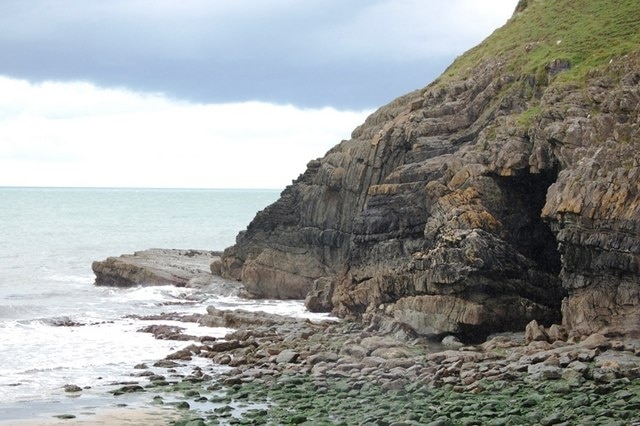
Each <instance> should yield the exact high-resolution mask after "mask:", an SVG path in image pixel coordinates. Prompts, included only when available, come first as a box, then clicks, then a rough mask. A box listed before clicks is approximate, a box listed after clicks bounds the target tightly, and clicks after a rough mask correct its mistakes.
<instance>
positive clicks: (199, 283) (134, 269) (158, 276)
mask: <svg viewBox="0 0 640 426" xmlns="http://www.w3.org/2000/svg"><path fill="white" fill-rule="evenodd" d="M219 255H220V253H218V252H212V251H202V250H175V249H172V250H170V249H149V250H144V251H137V252H135V253H133V254H123V255H122V256H119V257H109V258H107V259H106V260H103V261H95V262H93V264H92V265H91V267H92V269H93V272H94V273H95V275H96V280H95V284H96V285H106V286H117V287H129V286H138V285H142V286H148V285H175V286H177V287H185V286H188V287H205V286H209V285H215V286H216V287H217V290H219V292H220V293H221V294H233V293H237V292H238V289H239V286H238V285H235V284H234V283H232V282H225V281H223V280H221V279H220V278H214V277H213V275H211V273H210V269H209V268H210V264H211V262H212V260H215V259H217V258H219Z"/></svg>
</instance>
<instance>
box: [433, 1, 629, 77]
mask: <svg viewBox="0 0 640 426" xmlns="http://www.w3.org/2000/svg"><path fill="white" fill-rule="evenodd" d="M637 51H640V1H638V0H521V1H520V3H519V4H518V7H517V8H516V12H515V13H514V15H513V17H512V18H511V19H510V20H509V22H508V23H507V24H506V25H505V26H503V27H502V28H500V29H498V30H496V31H495V32H494V33H493V34H492V35H491V36H490V37H488V38H487V39H486V40H485V41H484V42H482V43H481V44H480V45H478V46H476V47H475V48H473V49H471V50H469V51H468V52H467V53H465V54H464V55H462V56H461V57H459V58H458V59H457V60H456V61H455V62H454V63H453V64H452V65H451V66H450V67H449V68H448V69H447V70H446V72H445V73H444V75H443V76H442V78H441V79H442V80H444V81H446V80H447V79H449V78H452V77H454V76H455V78H461V77H462V78H464V77H465V76H468V75H469V73H470V72H471V71H472V70H473V68H475V67H476V66H477V64H479V63H480V62H481V61H483V60H485V59H486V58H500V59H501V60H504V61H505V62H508V63H509V71H512V72H514V73H515V74H520V75H522V74H532V75H540V74H541V73H543V72H544V68H545V66H546V65H547V64H549V63H550V62H552V61H554V60H561V61H568V62H569V63H570V65H571V69H570V70H569V71H568V72H564V73H562V75H561V76H559V81H580V80H582V79H583V78H584V76H585V75H586V74H587V73H589V72H590V71H592V70H594V69H595V68H599V67H602V66H605V65H607V64H608V63H609V62H610V61H611V60H612V59H614V58H616V57H620V56H623V55H627V54H631V53H634V52H637Z"/></svg>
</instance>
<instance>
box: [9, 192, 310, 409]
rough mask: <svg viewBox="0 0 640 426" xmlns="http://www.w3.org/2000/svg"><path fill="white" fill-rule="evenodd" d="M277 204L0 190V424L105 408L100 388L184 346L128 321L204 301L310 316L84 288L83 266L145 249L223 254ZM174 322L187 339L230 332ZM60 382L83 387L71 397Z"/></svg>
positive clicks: (199, 294) (219, 197)
mask: <svg viewBox="0 0 640 426" xmlns="http://www.w3.org/2000/svg"><path fill="white" fill-rule="evenodd" d="M278 196H279V191H278V190H226V189H225V190H214V189H111V188H109V189H102V188H101V189H97V188H0V422H2V421H5V422H6V421H10V420H12V419H20V418H32V417H34V416H36V417H37V416H48V415H51V414H55V413H64V412H69V411H73V410H74V409H77V408H78V406H80V405H81V406H83V407H88V408H89V409H91V408H93V409H99V408H100V406H101V405H109V404H113V403H114V402H113V398H111V397H110V396H108V395H110V394H109V391H110V390H111V389H113V385H114V384H115V383H122V382H126V381H127V380H131V374H132V368H133V366H134V365H136V364H140V363H153V362H154V361H156V360H159V359H162V358H164V357H165V356H167V355H168V354H169V353H171V352H174V351H175V350H178V349H180V348H181V347H184V346H187V345H188V344H189V342H175V341H168V340H157V339H154V338H153V336H152V335H151V334H148V333H141V332H139V331H138V330H139V329H140V328H142V327H144V326H146V325H149V322H148V321H142V320H138V319H133V318H132V317H131V316H132V315H151V314H159V313H163V312H184V313H194V312H195V313H205V312H206V307H207V306H209V305H213V306H216V307H218V308H222V309H233V308H243V309H248V310H262V311H265V312H272V313H280V314H285V315H291V316H300V317H313V314H311V313H309V312H307V311H306V310H305V309H304V306H303V303H302V302H301V301H276V300H258V301H256V300H245V299H240V298H238V297H234V296H221V295H219V294H215V293H208V292H206V291H204V292H203V291H201V290H198V289H188V288H176V287H172V286H150V287H133V288H114V287H98V286H95V285H94V278H95V277H94V275H93V272H92V270H91V263H92V262H93V261H94V260H103V259H106V258H107V257H109V256H118V255H121V254H125V253H133V252H135V251H138V250H144V249H148V248H179V249H205V250H222V249H224V248H226V247H228V246H230V245H232V244H233V243H234V241H235V237H236V235H237V234H238V232H240V231H241V230H243V229H245V228H246V226H247V225H248V224H249V222H250V221H251V219H252V218H253V217H254V216H255V214H256V213H257V212H258V211H259V210H261V209H263V208H265V207H266V206H267V205H269V204H271V203H272V202H274V201H275V200H276V199H277V198H278ZM185 301H188V302H189V303H184V302H185ZM163 323H166V324H170V325H171V322H163ZM175 325H178V326H181V327H187V331H186V332H187V333H189V334H195V335H209V336H211V335H213V336H216V337H223V336H224V335H225V334H226V333H227V332H228V331H229V330H227V329H211V328H206V327H199V326H198V325H196V324H186V323H177V324H175ZM68 384H74V385H76V386H79V387H81V388H84V390H83V391H82V392H81V393H80V394H79V396H78V395H75V394H74V395H71V394H69V393H68V392H65V391H64V386H65V385H68ZM43 418H44V417H43Z"/></svg>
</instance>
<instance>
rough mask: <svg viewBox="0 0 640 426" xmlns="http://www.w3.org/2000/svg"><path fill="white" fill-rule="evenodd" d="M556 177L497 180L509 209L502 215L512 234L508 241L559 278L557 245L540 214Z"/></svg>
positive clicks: (548, 173)
mask: <svg viewBox="0 0 640 426" xmlns="http://www.w3.org/2000/svg"><path fill="white" fill-rule="evenodd" d="M557 177H558V173H557V171H555V170H553V171H543V172H541V173H536V174H531V173H527V174H524V175H519V176H508V177H503V176H500V177H499V178H498V179H497V182H498V185H499V186H500V188H501V190H502V191H503V194H505V196H506V198H507V205H508V206H509V208H508V211H504V212H502V215H501V216H502V217H503V220H504V221H505V222H506V223H505V225H506V226H507V228H508V229H509V230H510V231H511V232H510V234H509V237H508V239H507V241H508V242H509V243H511V244H512V245H513V246H514V247H517V248H518V250H519V251H520V253H522V254H523V255H524V256H526V257H528V258H529V259H531V260H533V261H534V262H536V263H537V265H538V267H539V268H540V270H542V271H545V272H547V273H549V274H552V275H556V276H557V275H558V274H559V273H560V269H561V262H560V253H559V252H558V244H557V241H556V238H555V235H553V232H551V229H550V228H549V225H547V224H546V223H545V222H544V221H543V220H542V218H541V213H542V208H543V207H544V204H545V202H546V197H547V191H548V189H549V187H550V186H551V184H553V183H554V182H555V181H556V179H557Z"/></svg>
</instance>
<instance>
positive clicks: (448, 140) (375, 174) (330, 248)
mask: <svg viewBox="0 0 640 426" xmlns="http://www.w3.org/2000/svg"><path fill="white" fill-rule="evenodd" d="M639 46H640V3H639V2H637V1H635V0H626V1H624V0H623V1H614V0H554V1H550V0H528V1H525V0H522V1H520V3H519V4H518V7H517V8H516V11H515V13H514V15H513V17H512V18H511V19H510V20H509V22H508V23H507V24H506V25H505V26H504V27H502V28H500V29H498V30H497V31H495V32H494V34H492V35H491V36H490V37H489V38H487V39H486V40H485V41H484V42H483V43H482V44H480V45H479V46H477V47H476V48H474V49H472V50H470V51H469V52H467V53H465V54H464V55H463V56H461V57H460V58H458V59H457V60H456V61H455V62H454V63H453V64H452V65H451V66H450V68H449V69H447V70H446V71H445V73H444V74H443V75H442V76H441V77H440V78H439V79H437V80H436V81H434V82H433V83H431V84H430V85H429V86H427V87H426V88H424V89H421V90H417V91H415V92H412V93H409V94H407V95H404V96H402V97H400V98H398V99H396V100H395V101H393V102H391V103H390V104H389V105H386V106H384V107H382V108H380V109H379V110H378V111H376V112H375V113H374V114H372V115H371V116H370V117H368V118H367V120H366V121H365V123H364V124H362V125H361V126H360V127H358V128H357V129H355V130H354V132H353V134H352V136H351V139H350V140H345V141H342V142H341V143H339V144H338V145H337V146H335V147H334V148H333V149H331V150H330V151H329V152H328V153H327V154H326V155H325V156H324V157H323V158H320V159H317V160H312V161H311V162H309V164H308V165H307V169H306V171H305V172H304V173H303V174H302V175H301V176H300V177H299V178H298V179H297V180H296V181H294V183H293V184H292V185H291V186H289V187H287V188H286V189H285V190H284V191H283V192H282V195H281V197H280V199H279V200H278V201H276V202H275V203H274V204H272V205H271V206H269V207H268V208H266V209H265V210H264V211H262V212H260V213H258V214H257V216H256V217H255V219H254V220H253V221H252V222H251V223H250V224H249V226H248V228H247V230H246V231H244V232H242V233H241V234H240V235H238V238H237V242H236V244H235V245H234V246H232V247H230V248H228V249H226V250H225V252H224V254H223V256H222V260H221V263H220V264H216V265H215V268H214V269H218V268H219V271H220V273H221V274H222V275H223V276H225V277H228V278H233V279H237V280H241V281H243V283H244V285H245V288H246V290H247V291H248V292H249V293H251V294H253V295H254V296H256V297H277V298H303V297H307V305H308V307H309V308H310V309H313V310H333V311H334V312H335V313H337V314H339V315H341V316H343V317H347V316H354V317H361V318H363V319H364V320H366V321H370V322H371V323H372V325H373V326H374V327H377V328H379V329H381V330H386V331H392V330H397V329H403V330H407V331H408V332H410V333H413V332H415V333H417V334H420V335H442V334H458V335H461V336H463V337H465V338H467V339H471V340H475V339H479V338H481V337H483V336H484V335H486V334H488V333H491V332H495V331H502V330H509V329H523V328H524V325H525V324H526V323H527V322H529V321H530V320H532V319H537V320H538V321H541V322H543V323H547V324H548V323H551V322H557V321H560V319H561V320H562V322H563V324H564V325H565V326H567V327H568V328H569V329H570V330H571V331H572V332H573V333H574V334H589V333H592V332H596V331H598V332H602V333H605V334H611V335H630V334H634V333H638V330H639V329H640V327H639V325H640V275H639V274H640V183H639V182H640V180H639V177H640V168H639V167H640V166H639V159H640V158H639V157H640V155H639V154H638V147H640V128H639V123H640V120H639V114H640V48H639Z"/></svg>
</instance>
